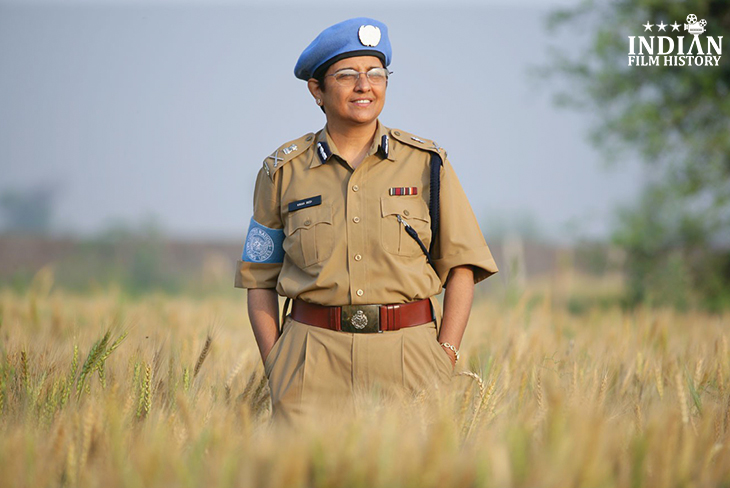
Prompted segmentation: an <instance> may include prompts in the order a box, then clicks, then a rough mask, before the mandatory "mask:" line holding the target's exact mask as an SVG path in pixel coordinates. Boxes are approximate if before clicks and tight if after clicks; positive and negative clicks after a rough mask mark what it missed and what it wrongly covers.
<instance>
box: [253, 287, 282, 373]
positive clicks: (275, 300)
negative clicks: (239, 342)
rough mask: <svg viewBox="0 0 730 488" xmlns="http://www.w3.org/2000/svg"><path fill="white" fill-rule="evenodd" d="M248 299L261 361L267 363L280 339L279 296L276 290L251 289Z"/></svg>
mask: <svg viewBox="0 0 730 488" xmlns="http://www.w3.org/2000/svg"><path fill="white" fill-rule="evenodd" d="M247 297H248V318H249V320H250V321H251V328H252V329H253V335H254V337H256V343H257V344H258V346H259V352H260V353H261V359H262V360H264V361H265V360H266V357H267V356H268V355H269V351H271V348H272V347H273V345H274V343H275V342H276V340H277V339H278V338H279V296H278V295H277V293H276V290H273V289H264V288H256V289H249V290H248V292H247Z"/></svg>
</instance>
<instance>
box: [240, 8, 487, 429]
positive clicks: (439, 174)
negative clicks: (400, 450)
mask: <svg viewBox="0 0 730 488" xmlns="http://www.w3.org/2000/svg"><path fill="white" fill-rule="evenodd" d="M390 61H391V46H390V41H389V39H388V30H387V27H386V26H385V25H384V24H383V23H381V22H378V21H377V20H374V19H369V18H355V19H350V20H346V21H344V22H341V23H339V24H336V25H333V26H331V27H329V28H327V29H326V30H324V31H323V32H322V33H321V34H320V35H319V36H318V37H317V38H316V39H315V40H314V41H313V42H312V43H311V44H310V45H309V46H308V47H307V48H306V49H305V50H304V52H303V53H302V54H301V56H300V58H299V60H298V62H297V64H296V67H295V70H294V73H295V76H296V77H297V78H299V79H302V80H304V81H306V82H307V86H308V89H309V92H310V93H311V94H312V97H313V98H314V101H315V103H316V104H317V105H318V106H319V107H320V108H321V109H322V110H323V111H324V113H325V116H326V119H327V123H326V125H325V127H324V128H322V129H321V130H319V131H318V132H316V133H310V134H306V135H304V136H302V137H300V138H298V139H295V140H293V141H289V142H287V143H285V144H282V145H281V146H280V147H279V148H277V149H276V150H275V151H273V152H272V153H271V155H269V156H268V157H267V158H265V159H264V161H263V166H262V168H261V169H260V170H259V172H258V177H257V180H256V188H255V191H254V212H253V217H252V218H251V221H250V225H249V230H248V234H247V236H246V242H245V244H244V251H243V255H242V258H241V260H240V261H239V262H238V269H237V273H236V286H237V287H240V288H247V289H248V310H249V317H250V319H251V324H252V327H253V331H254V335H255V337H256V340H257V342H258V346H259V350H260V352H261V357H262V358H263V360H264V369H265V372H266V375H267V376H268V378H269V385H270V387H271V399H272V405H273V417H274V419H275V420H277V419H278V420H281V421H284V422H285V423H288V424H296V423H297V422H298V421H300V420H302V419H311V418H315V417H320V418H321V417H322V416H323V415H325V416H327V417H329V416H330V415H331V414H333V413H337V412H340V413H343V414H346V415H348V414H350V413H352V412H353V411H355V410H356V409H357V401H356V400H357V399H358V398H359V397H360V395H361V394H363V393H364V394H369V392H372V391H373V390H374V389H378V390H379V391H381V392H387V393H393V394H402V393H414V392H419V391H422V390H424V389H428V390H436V389H438V388H439V386H440V385H443V384H445V383H447V382H448V381H449V378H450V376H451V374H452V372H453V368H454V365H455V363H456V360H457V359H458V349H459V346H460V343H461V339H462V336H463V333H464V329H465V327H466V323H467V320H468V317H469V312H470V308H471V302H472V297H473V289H474V284H475V283H477V282H479V281H481V280H483V279H485V278H487V277H488V276H490V275H492V274H494V273H496V272H497V267H496V265H495V263H494V260H493V259H492V256H491V253H490V251H489V248H488V247H487V244H486V243H485V241H484V238H483V236H482V233H481V231H480V229H479V226H478V224H477V221H476V219H475V217H474V214H473V212H472V210H471V207H470V205H469V202H468V201H467V199H466V196H465V194H464V191H463V189H462V187H461V185H460V184H459V181H458V179H457V177H456V174H455V173H454V170H453V168H452V166H451V164H450V163H449V161H448V160H447V159H446V153H445V151H444V150H443V149H442V148H440V147H439V146H438V145H437V144H436V143H434V142H433V141H430V140H428V139H425V138H421V137H418V136H415V135H413V134H410V133H407V132H405V131H402V130H397V129H389V128H387V127H385V126H384V125H383V124H381V123H380V121H379V119H378V117H379V115H380V112H381V111H382V109H383V105H384V103H385V95H386V89H387V86H388V77H389V75H390V72H389V71H388V69H387V68H388V66H389V64H390ZM434 167H435V168H436V169H435V171H436V172H435V173H434V174H433V175H432V174H431V172H432V168H434ZM432 196H433V197H434V198H435V200H432ZM434 201H435V202H436V204H434ZM442 287H445V290H446V292H445V296H444V310H443V316H441V314H440V311H439V309H438V302H437V301H436V300H435V299H434V296H435V295H437V294H438V293H440V292H441V289H442ZM278 295H282V296H285V297H288V298H290V299H292V300H293V302H292V310H291V314H290V315H287V316H286V317H285V319H284V324H283V326H282V328H281V329H280V328H279V310H278ZM437 324H440V327H439V328H438V330H437ZM280 330H281V332H280ZM324 409H327V410H326V414H325V410H324Z"/></svg>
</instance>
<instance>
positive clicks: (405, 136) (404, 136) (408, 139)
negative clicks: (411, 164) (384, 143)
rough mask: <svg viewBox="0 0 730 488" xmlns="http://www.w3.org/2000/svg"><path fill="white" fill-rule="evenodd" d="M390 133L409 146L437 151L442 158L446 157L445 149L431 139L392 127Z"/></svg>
mask: <svg viewBox="0 0 730 488" xmlns="http://www.w3.org/2000/svg"><path fill="white" fill-rule="evenodd" d="M390 135H391V136H393V137H394V138H395V139H397V140H398V141H400V142H402V143H403V144H408V145H409V146H413V147H416V148H418V149H423V150H424V151H429V152H435V153H438V154H439V155H440V156H441V158H442V159H446V150H445V149H444V148H443V147H441V146H439V145H438V144H436V143H435V142H434V141H432V140H431V139H424V138H422V137H418V136H414V135H413V134H411V133H409V132H406V131H403V130H400V129H392V130H391V131H390Z"/></svg>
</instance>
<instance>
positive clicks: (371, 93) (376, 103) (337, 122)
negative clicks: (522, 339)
mask: <svg viewBox="0 0 730 488" xmlns="http://www.w3.org/2000/svg"><path fill="white" fill-rule="evenodd" d="M382 67H383V63H382V62H381V61H380V59H379V58H377V57H375V56H358V57H353V58H346V59H342V60H340V61H338V62H336V63H334V64H333V65H332V66H330V67H329V69H328V70H327V72H326V73H325V75H330V74H334V73H336V72H337V71H339V70H342V69H346V68H349V69H354V70H355V71H359V72H361V73H365V72H367V71H368V70H369V69H372V68H382ZM308 86H309V91H310V92H311V93H312V95H313V96H314V98H315V99H317V98H319V99H320V100H322V106H323V107H324V110H325V114H326V115H327V124H328V125H329V126H336V127H347V126H362V125H368V124H372V123H374V122H375V121H376V120H377V118H378V116H379V115H380V112H381V111H382V110H383V106H384V105H385V90H386V88H387V83H384V84H382V85H373V84H372V83H370V81H369V80H368V77H367V76H365V75H364V74H362V75H360V78H359V79H358V80H357V83H355V85H354V86H342V85H340V84H339V83H337V81H335V79H334V77H332V76H325V78H324V90H323V89H322V88H323V87H321V86H320V84H319V82H317V80H315V79H310V80H309V82H308Z"/></svg>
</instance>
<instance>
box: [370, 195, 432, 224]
mask: <svg viewBox="0 0 730 488" xmlns="http://www.w3.org/2000/svg"><path fill="white" fill-rule="evenodd" d="M380 208H381V210H382V212H383V217H386V216H388V215H396V214H397V215H400V216H401V217H403V218H404V219H405V220H408V219H418V220H423V221H424V222H431V215H430V214H429V212H428V205H426V202H424V201H423V200H422V199H421V198H420V197H418V196H413V197H402V196H397V197H393V196H387V197H382V198H381V199H380Z"/></svg>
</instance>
